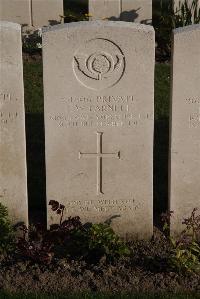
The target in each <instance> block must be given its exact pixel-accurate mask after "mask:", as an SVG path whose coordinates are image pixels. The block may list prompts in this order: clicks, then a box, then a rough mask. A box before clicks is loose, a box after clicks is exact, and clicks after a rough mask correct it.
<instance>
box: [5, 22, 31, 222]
mask: <svg viewBox="0 0 200 299" xmlns="http://www.w3.org/2000/svg"><path fill="white" fill-rule="evenodd" d="M0 49H1V55H0V202H1V203H3V204H4V205H5V206H6V207H8V210H9V215H10V217H11V220H12V222H13V223H16V222H19V221H24V222H25V223H26V224H27V223H28V204H27V184H26V181H27V180H26V149H25V116H24V87H23V69H22V44H21V26H20V25H18V24H14V23H9V22H3V21H1V22H0Z"/></svg>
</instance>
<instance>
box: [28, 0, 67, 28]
mask: <svg viewBox="0 0 200 299" xmlns="http://www.w3.org/2000/svg"><path fill="white" fill-rule="evenodd" d="M63 14H64V12H63V0H32V19H33V26H35V27H42V26H46V25H55V24H58V23H60V22H61V20H62V19H61V17H60V16H63Z"/></svg>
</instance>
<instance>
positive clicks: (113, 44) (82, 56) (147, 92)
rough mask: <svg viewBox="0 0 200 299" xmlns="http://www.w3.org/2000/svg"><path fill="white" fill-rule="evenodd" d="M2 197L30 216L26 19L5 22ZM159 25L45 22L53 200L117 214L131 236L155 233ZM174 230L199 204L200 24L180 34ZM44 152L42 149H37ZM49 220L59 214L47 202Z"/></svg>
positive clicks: (15, 217) (99, 214) (117, 226)
mask: <svg viewBox="0 0 200 299" xmlns="http://www.w3.org/2000/svg"><path fill="white" fill-rule="evenodd" d="M0 49H1V56H0V88H1V89H0V202H1V203H3V204H4V205H5V206H7V207H8V210H9V215H10V217H11V220H12V222H13V223H16V222H21V221H23V222H25V223H26V224H28V197H27V171H26V145H25V144H26V140H25V112H24V86H23V64H22V44H21V26H20V25H18V24H14V23H11V22H6V21H1V22H0ZM154 53H155V36H154V29H153V27H151V26H149V25H142V24H135V23H130V22H121V21H120V22H118V21H109V22H108V21H91V22H87V21H86V22H77V23H70V24H63V25H56V26H52V27H51V28H48V29H45V30H44V31H43V82H44V119H45V155H46V190H47V198H46V201H47V207H48V202H49V201H50V200H58V201H59V202H60V203H62V204H64V205H65V217H68V216H77V215H79V216H80V217H81V220H82V221H83V222H87V221H90V222H104V221H106V220H107V219H112V226H113V228H114V230H115V231H116V232H117V233H118V234H119V235H120V236H122V237H124V238H126V239H132V238H140V239H141V238H150V237H151V236H152V234H153V150H154V148H153V146H154V66H155V57H154V56H155V54H154ZM172 65H173V66H172V82H171V119H170V152H169V181H170V184H169V210H172V211H174V217H173V218H172V221H171V232H172V233H179V232H180V230H182V225H181V222H182V219H183V218H184V217H187V216H189V215H190V214H191V212H192V210H193V208H200V198H199V194H200V183H199V179H200V25H193V26H188V27H184V28H180V29H176V30H175V31H174V33H173V62H172ZM35 159H37V157H35ZM47 210H48V211H47V218H48V225H49V224H51V223H55V222H56V221H58V218H56V217H57V216H56V215H54V214H52V211H51V210H50V209H48V208H47Z"/></svg>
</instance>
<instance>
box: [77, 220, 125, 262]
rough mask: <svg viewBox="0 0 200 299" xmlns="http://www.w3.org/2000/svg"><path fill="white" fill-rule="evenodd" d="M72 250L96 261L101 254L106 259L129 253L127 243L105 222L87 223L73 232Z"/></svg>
mask: <svg viewBox="0 0 200 299" xmlns="http://www.w3.org/2000/svg"><path fill="white" fill-rule="evenodd" d="M72 240H73V245H75V248H74V246H73V252H74V249H75V252H76V254H77V255H78V256H82V257H85V258H86V259H88V260H92V261H98V260H100V259H101V258H102V257H103V256H104V257H106V259H107V260H108V261H112V260H114V259H115V258H119V257H122V256H126V255H129V254H130V250H129V248H128V247H127V245H126V244H125V243H124V242H123V241H122V240H120V238H119V236H118V235H116V233H115V232H114V231H113V229H112V228H111V227H110V225H108V224H107V223H97V224H90V223H87V224H86V225H84V226H83V227H81V228H80V229H79V230H77V231H76V232H75V233H74V234H73V238H72Z"/></svg>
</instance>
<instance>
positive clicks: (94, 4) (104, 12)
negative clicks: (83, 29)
mask: <svg viewBox="0 0 200 299" xmlns="http://www.w3.org/2000/svg"><path fill="white" fill-rule="evenodd" d="M120 9H121V6H120V0H103V1H102V0H89V15H90V20H104V19H108V20H115V21H116V20H119V19H120V12H121V10H120Z"/></svg>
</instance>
